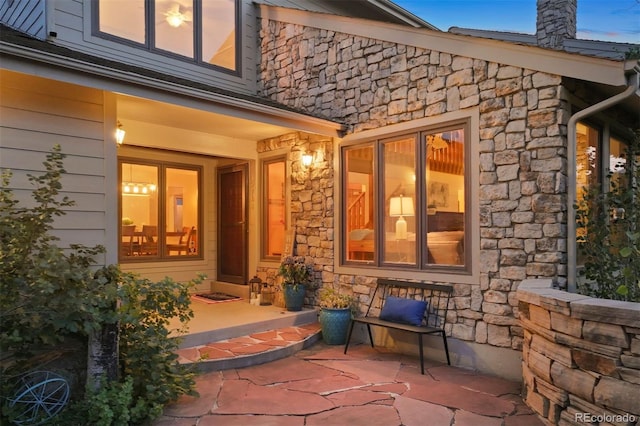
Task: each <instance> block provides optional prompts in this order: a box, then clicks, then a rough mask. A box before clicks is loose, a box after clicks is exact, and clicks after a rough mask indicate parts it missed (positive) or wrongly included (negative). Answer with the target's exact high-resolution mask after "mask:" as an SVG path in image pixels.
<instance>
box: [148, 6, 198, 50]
mask: <svg viewBox="0 0 640 426" xmlns="http://www.w3.org/2000/svg"><path fill="white" fill-rule="evenodd" d="M155 26H156V39H155V47H157V48H158V49H162V50H167V51H169V52H173V53H177V54H179V55H182V56H187V57H189V58H193V35H194V29H193V3H192V2H191V1H176V0H169V1H166V0H156V10H155Z"/></svg>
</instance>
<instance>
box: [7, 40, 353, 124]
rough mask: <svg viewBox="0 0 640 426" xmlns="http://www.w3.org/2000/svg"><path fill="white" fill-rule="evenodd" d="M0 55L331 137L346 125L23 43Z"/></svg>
mask: <svg viewBox="0 0 640 426" xmlns="http://www.w3.org/2000/svg"><path fill="white" fill-rule="evenodd" d="M0 54H1V55H7V56H10V57H13V58H17V59H19V60H26V61H30V62H35V63H40V64H43V65H46V66H47V67H53V68H56V69H62V70H66V71H68V72H70V73H73V74H77V73H78V72H81V73H84V74H90V75H92V76H95V77H99V78H104V79H108V80H111V81H117V82H120V83H125V84H133V85H137V86H144V87H146V88H150V89H156V90H162V91H166V92H170V93H172V94H177V95H183V96H189V97H192V98H196V99H199V100H203V101H207V102H211V103H213V104H217V105H220V106H221V107H222V108H223V109H225V110H227V111H228V114H233V115H234V116H237V117H241V118H247V119H253V120H256V121H261V122H265V123H269V124H276V125H280V126H285V127H291V128H295V129H299V130H304V131H308V132H311V133H318V134H324V135H327V136H332V137H341V136H342V135H343V134H344V132H345V130H346V127H345V126H344V125H343V124H341V123H337V122H333V121H330V120H325V119H322V118H317V117H312V116H309V115H306V114H302V113H298V112H295V111H291V110H290V109H285V108H278V107H277V106H271V105H268V104H265V103H260V102H255V101H251V100H250V99H246V98H245V97H242V98H240V97H233V96H231V95H226V94H223V93H216V92H212V91H207V90H203V89H198V88H194V87H188V86H184V85H181V84H176V83H172V82H170V81H165V80H160V79H156V78H152V77H149V76H144V75H140V74H135V73H127V72H125V71H122V70H119V69H113V68H109V67H106V66H103V65H100V64H95V63H90V62H86V61H82V60H79V59H76V58H70V57H67V56H63V55H58V54H55V53H51V52H45V51H41V50H38V49H33V48H30V47H26V46H21V45H15V44H12V43H8V42H6V41H0ZM5 59H6V58H5ZM2 68H7V69H11V61H9V60H3V61H2ZM15 70H16V71H19V72H20V71H24V70H21V69H15ZM39 75H40V74H39ZM69 82H70V83H73V82H74V80H73V79H69Z"/></svg>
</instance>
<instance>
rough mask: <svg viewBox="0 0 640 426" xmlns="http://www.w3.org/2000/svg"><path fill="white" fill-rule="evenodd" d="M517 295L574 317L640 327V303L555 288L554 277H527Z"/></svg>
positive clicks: (533, 303)
mask: <svg viewBox="0 0 640 426" xmlns="http://www.w3.org/2000/svg"><path fill="white" fill-rule="evenodd" d="M517 296H518V300H520V301H521V302H526V303H530V304H532V305H536V306H540V307H542V308H544V309H548V310H549V311H552V312H558V313H562V314H564V315H570V316H571V317H574V318H580V319H585V320H590V321H602V322H608V323H610V324H619V325H625V326H630V327H640V303H636V302H623V301H620V300H609V299H597V298H594V297H589V296H584V295H581V294H576V293H569V292H566V291H563V290H558V289H555V288H553V280H551V279H531V280H524V281H522V282H521V283H520V285H519V286H518V291H517Z"/></svg>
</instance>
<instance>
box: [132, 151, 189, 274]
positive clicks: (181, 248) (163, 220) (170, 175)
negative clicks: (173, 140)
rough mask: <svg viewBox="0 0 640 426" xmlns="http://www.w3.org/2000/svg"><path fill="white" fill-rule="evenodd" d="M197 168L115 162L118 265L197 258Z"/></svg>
mask: <svg viewBox="0 0 640 426" xmlns="http://www.w3.org/2000/svg"><path fill="white" fill-rule="evenodd" d="M201 174H202V173H201V170H200V169H199V168H194V167H189V166H177V165H167V164H162V163H158V164H153V163H138V162H136V161H135V160H131V161H129V160H122V161H120V184H121V185H120V186H121V197H120V210H121V224H122V226H121V230H120V261H122V262H126V261H143V260H146V261H149V260H160V259H193V258H194V257H198V256H200V254H201V253H202V250H201V241H200V239H199V238H198V236H199V234H198V232H199V230H200V222H201V221H200V217H201V210H202V208H201V204H202V203H201V201H200V194H201V190H200V186H201V184H200V176H201Z"/></svg>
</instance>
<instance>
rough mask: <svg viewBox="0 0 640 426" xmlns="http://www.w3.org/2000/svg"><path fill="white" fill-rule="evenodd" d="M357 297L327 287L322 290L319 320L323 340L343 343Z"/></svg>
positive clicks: (337, 343) (331, 342) (329, 343)
mask: <svg viewBox="0 0 640 426" xmlns="http://www.w3.org/2000/svg"><path fill="white" fill-rule="evenodd" d="M354 301H355V299H354V298H353V296H351V295H348V294H342V293H340V292H339V291H337V290H335V289H333V288H330V287H327V288H323V289H322V290H320V294H319V304H320V308H321V309H320V315H319V317H318V321H319V322H320V328H321V330H322V340H324V342H325V343H326V344H328V345H343V344H344V343H345V342H346V340H347V331H348V329H349V322H350V321H351V315H352V312H353V311H354V309H355V306H354Z"/></svg>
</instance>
